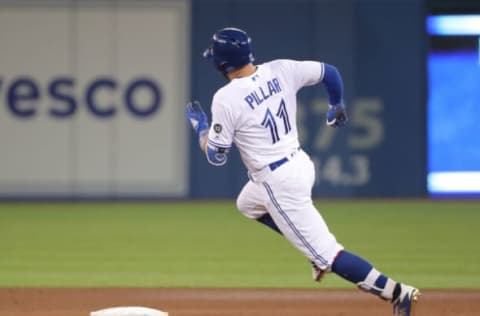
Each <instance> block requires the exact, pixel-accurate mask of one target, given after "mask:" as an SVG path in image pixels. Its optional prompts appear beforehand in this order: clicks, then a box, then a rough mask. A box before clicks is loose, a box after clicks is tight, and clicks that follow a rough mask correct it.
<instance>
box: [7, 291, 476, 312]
mask: <svg viewBox="0 0 480 316" xmlns="http://www.w3.org/2000/svg"><path fill="white" fill-rule="evenodd" d="M112 306H146V307H152V308H157V309H160V310H163V311H167V312H169V314H170V316H247V315H248V316H283V315H284V316H314V315H315V316H334V315H335V316H347V315H352V316H380V315H391V306H390V304H388V303H386V302H383V301H381V300H380V299H378V298H375V297H373V296H371V295H368V294H365V293H362V292H360V291H358V290H351V291H347V290H283V289H275V290H269V289H117V288H113V289H41V288H33V289H32V288H13V289H9V288H0V315H1V316H20V315H22V316H47V315H49V316H60V315H61V316H88V315H89V313H90V311H93V310H98V309H102V308H106V307H112ZM424 315H432V316H447V315H448V316H451V315H456V316H466V315H468V316H474V315H480V291H424V292H423V295H422V297H421V300H420V302H419V304H418V306H417V312H416V316H424Z"/></svg>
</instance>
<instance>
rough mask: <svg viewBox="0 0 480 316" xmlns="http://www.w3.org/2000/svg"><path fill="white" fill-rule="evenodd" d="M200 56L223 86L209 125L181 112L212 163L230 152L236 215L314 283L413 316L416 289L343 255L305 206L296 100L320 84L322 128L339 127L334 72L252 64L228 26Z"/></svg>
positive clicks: (194, 111) (311, 177)
mask: <svg viewBox="0 0 480 316" xmlns="http://www.w3.org/2000/svg"><path fill="white" fill-rule="evenodd" d="M204 57H206V58H209V59H212V60H213V63H214V65H215V66H216V68H217V69H218V70H219V71H220V72H221V73H222V74H223V75H224V76H225V77H226V78H227V79H228V80H229V82H228V83H227V84H226V85H225V86H223V87H222V88H220V89H219V90H218V91H217V92H216V93H215V95H214V96H213V100H212V108H211V109H212V124H211V125H210V124H209V123H208V119H207V116H206V114H205V112H204V111H203V110H202V108H201V106H200V103H199V102H198V101H193V102H190V103H189V104H188V105H187V110H186V116H187V119H188V120H189V122H190V123H191V125H192V127H193V130H194V131H195V133H196V134H197V135H198V141H199V144H200V148H201V149H202V151H204V152H205V155H206V158H207V160H208V161H209V162H210V163H211V164H213V165H215V166H222V165H224V164H225V163H226V162H227V157H228V152H229V150H230V148H231V146H232V144H235V145H236V146H237V148H238V150H239V152H240V155H241V158H242V161H243V163H244V164H245V166H246V168H247V170H248V176H249V179H250V180H249V181H248V182H247V184H245V186H244V187H243V189H242V191H241V192H240V194H239V196H238V198H237V207H238V209H239V210H240V212H242V213H243V214H244V215H245V216H246V217H248V218H250V219H254V220H257V221H258V222H260V223H262V224H264V225H266V226H268V227H270V228H272V229H273V230H275V231H277V232H278V233H280V234H282V235H283V236H285V238H287V239H288V241H289V242H290V243H291V244H292V245H293V246H295V247H296V248H297V249H298V250H300V251H301V252H302V253H303V254H304V255H305V256H306V257H307V258H308V259H309V260H310V262H311V263H312V267H313V278H314V280H316V281H320V279H321V277H322V276H323V275H324V274H325V273H327V272H333V273H335V274H337V275H339V276H340V277H342V278H344V279H346V280H348V281H350V282H352V283H354V284H356V285H357V286H358V287H359V288H360V289H362V290H364V291H367V292H370V293H372V294H374V295H377V296H379V297H380V298H382V299H384V300H388V301H390V302H391V303H392V304H393V312H394V314H395V315H402V316H412V315H413V307H414V304H415V302H416V301H417V299H418V297H419V295H420V292H419V290H418V289H416V288H414V287H412V286H409V285H406V284H403V283H399V282H396V281H394V280H392V279H391V278H389V277H388V276H386V275H384V274H382V273H381V272H379V271H377V270H376V269H375V268H374V267H373V266H372V265H371V264H370V263H369V262H368V261H366V260H365V259H363V258H361V257H359V256H357V255H355V254H353V253H351V252H349V251H347V250H345V249H344V247H343V246H342V245H341V244H340V243H339V242H338V241H337V240H336V239H335V236H334V235H333V234H332V233H331V232H330V231H329V229H328V227H327V224H326V223H325V221H324V219H323V218H322V216H321V214H320V213H319V212H318V210H317V209H316V208H315V206H314V205H313V202H312V198H311V189H312V186H313V184H314V181H315V169H314V165H313V163H312V161H311V160H310V158H309V156H308V155H307V154H306V153H305V152H304V151H303V150H302V149H301V147H300V144H299V141H298V135H297V126H296V112H297V101H296V94H297V91H298V90H299V89H301V88H302V87H305V86H312V85H316V84H318V83H320V82H321V83H322V84H323V85H324V87H325V88H326V90H327V92H328V96H329V104H330V106H329V109H328V111H327V121H326V124H327V125H328V126H331V127H334V128H335V127H340V126H343V125H344V124H345V123H346V122H347V120H348V118H347V113H346V110H345V107H344V105H343V101H342V96H343V83H342V78H341V76H340V74H339V72H338V70H337V69H336V68H335V67H334V66H332V65H329V64H327V63H322V62H317V61H294V60H288V59H283V60H274V61H270V62H267V63H264V64H259V65H255V64H253V61H254V57H253V53H252V46H251V39H250V37H249V36H248V35H247V33H246V32H245V31H242V30H240V29H237V28H232V27H228V28H223V29H221V30H219V31H217V32H216V33H215V34H214V35H213V38H212V43H211V46H210V47H209V48H207V50H206V51H205V52H204Z"/></svg>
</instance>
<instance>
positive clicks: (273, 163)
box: [268, 147, 300, 171]
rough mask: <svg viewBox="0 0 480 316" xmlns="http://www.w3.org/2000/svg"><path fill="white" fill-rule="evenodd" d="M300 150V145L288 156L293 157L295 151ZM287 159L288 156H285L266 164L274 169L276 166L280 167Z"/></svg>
mask: <svg viewBox="0 0 480 316" xmlns="http://www.w3.org/2000/svg"><path fill="white" fill-rule="evenodd" d="M299 150H300V147H298V148H297V150H295V151H294V152H293V153H291V154H290V155H289V156H290V157H293V155H295V154H296V153H297V151H299ZM287 161H288V158H287V157H283V158H282V159H280V160H277V161H274V162H272V163H271V164H269V165H268V167H269V168H270V170H272V171H273V170H275V169H277V168H278V167H280V166H281V165H283V164H284V163H286V162H287Z"/></svg>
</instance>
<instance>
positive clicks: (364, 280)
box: [332, 250, 399, 301]
mask: <svg viewBox="0 0 480 316" xmlns="http://www.w3.org/2000/svg"><path fill="white" fill-rule="evenodd" d="M332 271H333V272H334V273H336V274H337V275H339V276H341V277H342V278H344V279H345V280H347V281H350V282H352V283H355V284H356V285H357V286H358V287H359V288H360V289H362V290H364V291H367V292H370V293H373V294H375V295H377V296H380V297H381V298H383V299H386V300H391V301H393V300H394V299H395V296H398V294H399V293H398V292H399V291H398V289H399V284H398V283H397V282H395V281H394V280H392V279H390V278H389V277H387V276H385V275H383V274H381V273H380V272H378V271H377V270H376V269H375V268H374V267H373V266H372V265H371V264H370V263H369V262H368V261H366V260H365V259H363V258H361V257H359V256H357V255H355V254H353V253H350V252H348V251H345V250H343V251H341V252H340V253H339V254H338V256H337V258H335V261H334V263H333V265H332ZM394 292H395V293H394Z"/></svg>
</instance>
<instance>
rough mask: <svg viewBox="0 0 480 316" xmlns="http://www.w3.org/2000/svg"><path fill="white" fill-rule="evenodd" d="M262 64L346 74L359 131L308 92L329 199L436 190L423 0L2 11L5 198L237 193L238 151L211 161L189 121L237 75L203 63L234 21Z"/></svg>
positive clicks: (238, 0)
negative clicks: (314, 64)
mask: <svg viewBox="0 0 480 316" xmlns="http://www.w3.org/2000/svg"><path fill="white" fill-rule="evenodd" d="M231 25H233V26H238V27H241V28H244V29H246V30H247V31H248V32H249V33H250V34H251V36H252V37H253V47H254V50H255V55H256V58H257V62H258V63H261V62H264V61H267V60H270V59H275V58H294V59H315V60H321V61H325V62H328V63H331V64H334V65H336V66H337V67H338V68H339V70H340V71H341V73H342V75H343V78H344V83H345V100H346V104H347V107H348V109H349V113H350V118H351V121H350V124H349V126H348V127H346V128H344V129H341V130H333V129H327V128H326V126H325V124H324V120H325V116H324V113H325V111H326V107H327V102H326V95H325V93H324V90H323V88H322V87H316V88H309V89H305V90H304V91H302V92H301V93H300V96H299V99H300V103H301V104H300V107H299V112H300V117H299V123H300V125H301V126H302V128H301V136H302V143H303V148H304V149H305V150H306V151H307V152H309V153H310V154H311V155H312V157H313V159H314V160H315V162H316V165H317V170H318V172H317V182H316V185H315V188H314V195H316V196H345V197H350V196H357V197H358V196H370V197H371V196H390V197H402V196H423V195H424V194H425V165H426V157H425V104H426V100H425V95H426V87H425V79H426V78H425V56H424V55H425V47H426V44H427V43H426V36H425V32H424V4H423V1H417V0H389V1H387V0H385V1H374V0H343V1H333V0H331V1H327V0H324V1H322V0H297V1H294V0H281V1H273V0H256V1H253V0H196V1H191V2H190V1H187V0H165V1H153V0H139V1H133V0H118V1H113V0H112V1H108V0H105V1H93V0H86V1H74V0H70V1H67V0H66V1H59V0H41V1H32V0H19V1H7V0H0V43H1V46H2V54H1V57H0V145H1V147H2V149H3V150H2V160H1V162H0V197H2V198H32V197H33V198H52V197H53V198H67V199H68V198H102V199H103V198H107V199H111V198H164V197H175V198H183V197H191V198H230V197H234V196H236V195H237V194H238V192H239V190H240V189H241V187H242V185H243V184H244V183H245V182H246V180H247V177H246V173H245V169H244V168H243V166H242V164H241V162H240V160H239V157H238V153H237V151H236V150H234V151H233V153H232V154H231V156H230V159H229V163H228V165H227V166H225V167H221V168H216V167H213V166H210V165H208V163H207V162H206V160H205V159H204V157H203V155H201V154H200V151H199V150H198V144H197V140H196V138H195V137H193V135H192V134H191V133H190V131H189V129H188V126H187V124H186V123H185V120H184V114H183V111H184V104H185V103H186V102H187V100H188V99H190V98H192V99H198V100H200V101H201V102H202V103H203V104H204V105H205V107H206V108H207V111H208V112H209V110H208V108H209V103H210V101H211V96H212V95H213V93H214V92H215V90H216V89H217V88H218V87H220V86H221V85H223V84H224V83H225V81H224V79H223V78H222V77H221V76H220V75H219V74H218V73H217V72H216V71H215V70H214V69H213V67H212V65H211V64H210V63H209V62H207V61H205V60H203V59H202V57H201V55H202V52H203V50H204V48H205V47H206V46H207V45H208V43H209V40H210V37H211V35H212V33H213V32H214V31H215V30H217V29H219V28H221V27H224V26H231Z"/></svg>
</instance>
